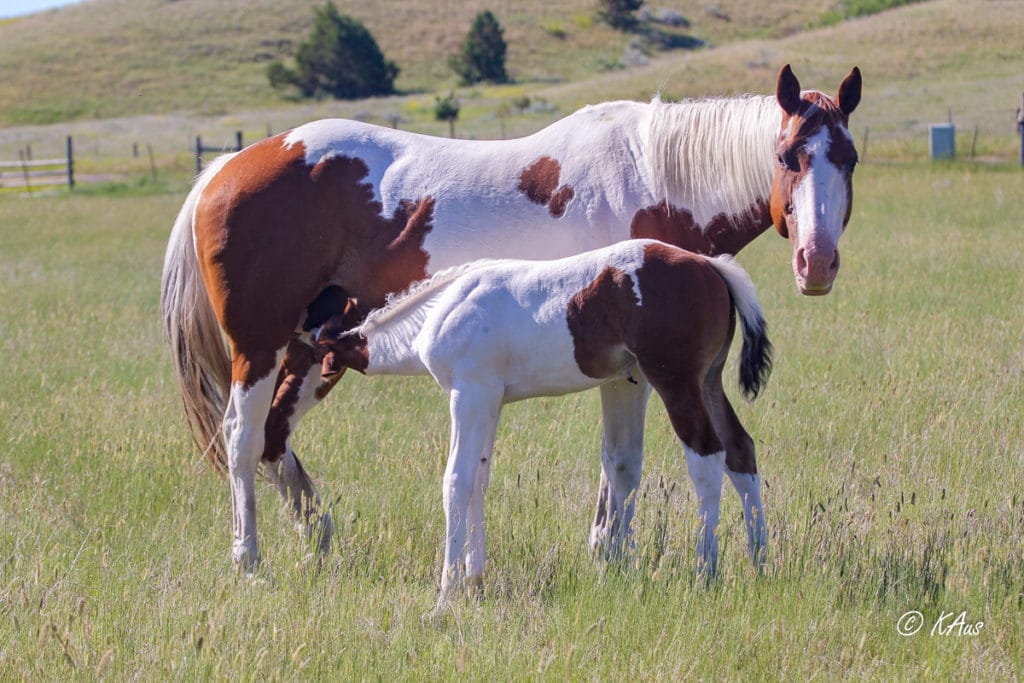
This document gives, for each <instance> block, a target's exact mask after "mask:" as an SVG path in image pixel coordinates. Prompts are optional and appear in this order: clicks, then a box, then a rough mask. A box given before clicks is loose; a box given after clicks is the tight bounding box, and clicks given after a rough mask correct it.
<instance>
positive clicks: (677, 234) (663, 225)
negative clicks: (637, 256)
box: [629, 200, 771, 256]
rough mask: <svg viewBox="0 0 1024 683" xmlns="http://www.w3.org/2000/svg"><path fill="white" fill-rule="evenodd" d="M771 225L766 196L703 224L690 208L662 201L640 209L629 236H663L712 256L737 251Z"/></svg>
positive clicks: (735, 252)
mask: <svg viewBox="0 0 1024 683" xmlns="http://www.w3.org/2000/svg"><path fill="white" fill-rule="evenodd" d="M769 225H771V216H770V213H769V206H768V202H767V201H765V200H760V201H758V202H757V203H756V204H754V205H753V206H751V207H750V208H749V209H747V211H745V212H743V213H741V214H738V215H733V216H727V215H726V214H724V213H720V214H718V215H717V216H715V217H714V218H713V219H711V221H710V222H708V224H707V225H706V226H703V227H702V226H700V225H699V224H698V223H697V222H696V221H695V220H694V218H693V214H692V213H691V212H690V211H688V210H686V209H680V208H676V207H674V206H671V205H669V204H668V203H667V202H661V203H660V204H655V205H654V206H649V207H647V208H646V209H640V210H639V211H637V212H636V214H635V215H634V216H633V220H632V222H631V223H630V226H629V236H630V237H633V238H640V237H646V238H650V239H656V240H661V241H662V242H667V243H668V244H672V245H675V246H677V247H680V248H682V249H686V250H687V251H693V252H697V253H699V254H707V255H708V256H718V255H720V254H733V255H735V254H737V253H738V252H739V251H740V250H741V249H742V248H743V247H745V246H747V245H748V244H749V243H750V242H751V241H752V240H753V239H754V238H755V237H757V236H758V235H760V234H761V233H762V232H764V231H765V230H767V229H768V226H769Z"/></svg>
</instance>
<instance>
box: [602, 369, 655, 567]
mask: <svg viewBox="0 0 1024 683" xmlns="http://www.w3.org/2000/svg"><path fill="white" fill-rule="evenodd" d="M650 395H651V385H650V384H648V382H647V380H646V379H645V378H644V377H643V376H642V375H640V373H636V379H635V380H634V381H632V382H630V381H629V380H616V381H614V382H609V383H608V384H602V385H601V414H602V417H603V421H604V434H603V436H602V438H601V483H600V486H599V489H598V492H597V510H596V512H595V514H594V523H593V525H592V526H591V528H590V550H591V552H593V553H598V554H600V553H603V554H604V556H605V557H606V558H619V557H621V556H622V554H623V551H628V550H629V538H630V534H631V528H630V525H631V523H632V520H633V512H634V510H635V507H636V506H635V505H634V497H635V495H636V489H637V487H638V486H639V485H640V474H641V470H642V468H643V459H644V415H645V413H646V412H647V399H648V398H649V397H650Z"/></svg>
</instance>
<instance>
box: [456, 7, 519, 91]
mask: <svg viewBox="0 0 1024 683" xmlns="http://www.w3.org/2000/svg"><path fill="white" fill-rule="evenodd" d="M505 50H506V45H505V38H504V30H503V29H502V28H501V24H499V23H498V20H497V19H496V18H495V16H494V15H493V14H491V12H490V11H489V10H484V11H483V12H480V13H479V14H477V15H476V18H475V19H473V25H472V26H471V27H470V29H469V32H468V33H467V34H466V36H465V38H463V39H462V50H461V52H459V53H458V54H456V55H452V56H451V57H450V58H449V60H448V65H449V66H450V67H451V68H452V70H453V71H454V72H455V73H457V74H458V75H459V76H460V77H461V78H462V81H463V83H465V84H467V85H471V84H473V83H478V82H480V81H491V82H493V83H505V82H507V81H508V75H507V74H506V73H505Z"/></svg>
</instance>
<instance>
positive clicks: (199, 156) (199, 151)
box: [196, 130, 242, 175]
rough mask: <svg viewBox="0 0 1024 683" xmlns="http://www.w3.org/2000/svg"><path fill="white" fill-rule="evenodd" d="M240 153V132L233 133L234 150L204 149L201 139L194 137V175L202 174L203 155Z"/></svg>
mask: <svg viewBox="0 0 1024 683" xmlns="http://www.w3.org/2000/svg"><path fill="white" fill-rule="evenodd" d="M241 151H242V131H240V130H238V131H235V146H234V148H230V147H229V148H227V149H225V148H224V147H204V146H203V139H202V138H201V137H199V136H198V135H197V136H196V175H199V174H200V173H202V172H203V155H204V154H223V153H225V152H241Z"/></svg>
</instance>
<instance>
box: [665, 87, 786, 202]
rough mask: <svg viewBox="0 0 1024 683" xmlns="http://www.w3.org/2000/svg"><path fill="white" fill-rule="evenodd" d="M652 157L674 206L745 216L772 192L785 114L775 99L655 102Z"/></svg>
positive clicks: (747, 98) (668, 197) (738, 98)
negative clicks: (777, 145) (773, 175)
mask: <svg viewBox="0 0 1024 683" xmlns="http://www.w3.org/2000/svg"><path fill="white" fill-rule="evenodd" d="M651 108H652V110H651V118H650V126H649V128H648V131H647V137H646V140H645V142H646V145H645V147H646V152H647V154H646V156H647V159H648V164H649V167H650V171H651V177H652V178H655V179H657V182H660V183H661V187H657V188H654V189H655V190H656V191H657V192H658V193H659V194H661V196H662V197H663V198H664V200H665V201H667V202H668V203H669V204H670V205H674V206H685V207H690V208H691V210H693V212H694V213H695V214H696V213H699V209H700V207H701V206H703V207H715V208H716V211H715V213H720V212H722V210H723V209H724V210H725V212H726V213H727V214H729V215H733V216H739V215H742V214H744V213H746V212H747V211H748V210H749V209H751V208H752V207H753V206H755V204H756V203H757V201H758V200H759V199H765V198H767V197H768V196H769V194H770V192H771V182H772V169H773V168H774V158H775V144H774V142H775V138H776V137H777V136H778V133H779V126H780V124H781V122H782V111H781V109H780V107H779V105H778V103H777V102H776V100H775V98H774V97H770V96H765V95H742V96H739V97H729V98H705V99H698V100H683V101H681V102H675V103H669V102H662V101H661V98H660V97H655V98H654V99H653V100H652V101H651Z"/></svg>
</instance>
